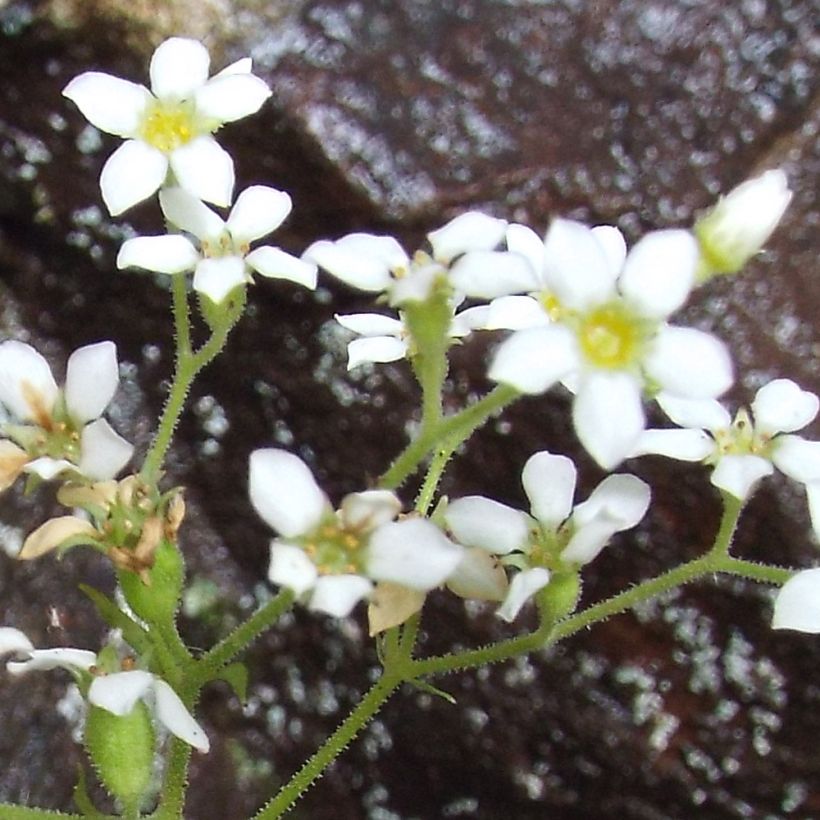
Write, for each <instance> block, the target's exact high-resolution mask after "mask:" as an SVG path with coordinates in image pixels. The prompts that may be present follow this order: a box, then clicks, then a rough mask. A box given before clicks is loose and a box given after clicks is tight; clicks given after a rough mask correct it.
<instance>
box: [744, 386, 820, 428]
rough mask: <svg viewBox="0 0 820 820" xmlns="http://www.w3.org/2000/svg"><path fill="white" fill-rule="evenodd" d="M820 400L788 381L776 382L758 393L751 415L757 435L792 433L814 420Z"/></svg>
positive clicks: (819, 406) (762, 388)
mask: <svg viewBox="0 0 820 820" xmlns="http://www.w3.org/2000/svg"><path fill="white" fill-rule="evenodd" d="M818 408H820V399H818V398H817V396H815V395H814V393H809V392H808V391H807V390H801V389H800V387H798V385H796V384H795V383H794V382H793V381H792V380H791V379H775V380H774V381H771V382H769V383H768V384H765V385H763V387H761V388H760V390H758V391H757V395H756V396H755V400H754V401H753V402H752V415H753V416H754V421H755V430H756V431H757V432H758V433H768V434H772V433H793V432H794V431H795V430H802V429H803V428H804V427H805V426H806V425H807V424H810V423H811V422H812V421H814V418H815V416H816V415H817V410H818Z"/></svg>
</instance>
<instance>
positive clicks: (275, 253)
mask: <svg viewBox="0 0 820 820" xmlns="http://www.w3.org/2000/svg"><path fill="white" fill-rule="evenodd" d="M245 264H246V265H248V266H249V267H251V268H253V269H254V270H255V271H256V272H257V273H261V274H262V276H266V277H268V278H269V279H285V280H286V281H288V282H295V283H296V284H297V285H302V286H303V287H306V288H308V289H309V290H315V289H316V265H314V264H312V263H311V262H305V261H304V260H303V259H299V258H298V257H297V256H291V255H290V254H289V253H285V251H283V250H280V249H279V248H272V247H271V246H270V245H263V246H262V247H261V248H257V249H256V250H254V251H251V252H250V253H249V254H248V255H247V256H246V257H245Z"/></svg>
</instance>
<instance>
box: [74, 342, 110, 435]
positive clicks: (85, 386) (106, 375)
mask: <svg viewBox="0 0 820 820" xmlns="http://www.w3.org/2000/svg"><path fill="white" fill-rule="evenodd" d="M119 383H120V371H119V366H118V365H117V346H116V345H115V344H114V342H98V343H97V344H93V345H86V346H85V347H80V348H78V349H77V350H75V351H74V352H73V353H72V354H71V356H70V357H69V359H68V365H67V366H66V377H65V401H66V407H67V408H68V412H69V413H70V414H71V418H72V419H73V420H74V421H75V422H76V423H77V424H78V425H80V424H85V423H86V422H87V421H91V420H92V419H96V418H99V417H100V416H101V415H102V413H103V411H104V410H105V408H106V407H108V404H109V403H110V401H111V399H113V398H114V393H115V392H116V391H117V387H118V386H119Z"/></svg>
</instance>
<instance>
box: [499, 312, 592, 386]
mask: <svg viewBox="0 0 820 820" xmlns="http://www.w3.org/2000/svg"><path fill="white" fill-rule="evenodd" d="M578 363H579V356H578V349H577V345H576V341H575V336H574V335H573V333H572V331H571V330H569V328H566V327H564V326H562V325H550V326H548V327H533V328H527V329H526V330H519V331H517V332H516V333H513V335H512V336H510V338H509V339H507V340H506V341H505V342H503V343H502V344H501V345H500V346H499V348H498V350H496V353H495V357H494V358H493V361H492V363H491V364H490V369H489V371H488V373H487V375H488V376H489V377H490V378H491V379H492V380H493V381H496V382H502V383H503V384H509V385H512V386H513V387H515V388H516V389H517V390H520V391H521V392H522V393H533V394H537V393H543V392H544V391H545V390H548V389H549V388H550V387H552V385H554V384H555V383H556V382H557V381H559V380H560V379H563V378H564V377H565V376H567V375H569V373H571V372H572V371H573V370H574V369H575V368H576V367H577V366H578Z"/></svg>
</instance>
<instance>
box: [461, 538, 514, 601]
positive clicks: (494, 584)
mask: <svg viewBox="0 0 820 820" xmlns="http://www.w3.org/2000/svg"><path fill="white" fill-rule="evenodd" d="M447 588H448V589H449V590H450V591H451V592H453V593H455V594H456V595H458V596H459V598H472V599H474V600H477V601H503V600H504V598H505V597H506V595H507V590H508V589H509V583H508V582H507V573H506V572H505V571H504V568H503V567H502V566H501V565H500V564H499V563H498V561H497V560H496V559H495V557H494V556H492V555H490V554H489V553H488V552H487V551H486V550H483V549H481V547H473V548H471V549H467V550H464V555H463V556H462V558H461V561H459V562H458V566H457V567H456V568H455V570H454V571H453V572H452V574H451V575H450V577H449V578H448V579H447Z"/></svg>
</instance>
